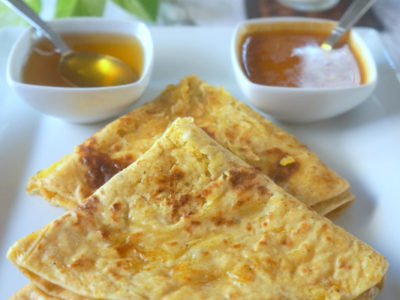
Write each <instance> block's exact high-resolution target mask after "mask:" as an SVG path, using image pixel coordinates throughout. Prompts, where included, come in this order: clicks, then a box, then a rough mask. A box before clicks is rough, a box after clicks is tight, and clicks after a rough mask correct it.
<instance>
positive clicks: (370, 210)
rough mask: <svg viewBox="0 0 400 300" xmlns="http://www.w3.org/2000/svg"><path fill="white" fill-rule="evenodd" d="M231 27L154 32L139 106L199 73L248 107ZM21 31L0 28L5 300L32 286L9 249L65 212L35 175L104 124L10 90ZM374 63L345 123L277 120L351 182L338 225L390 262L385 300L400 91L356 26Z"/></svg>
mask: <svg viewBox="0 0 400 300" xmlns="http://www.w3.org/2000/svg"><path fill="white" fill-rule="evenodd" d="M232 31H233V28H230V27H229V28H228V27H213V28H205V27H168V28H166V27H154V28H152V33H153V38H154V43H155V64H154V73H153V77H152V80H151V82H150V86H149V88H148V90H147V91H146V93H145V95H144V96H143V98H142V99H141V100H140V102H139V103H138V104H136V105H135V107H136V106H138V105H140V104H142V103H144V102H146V101H149V100H151V99H152V98H154V97H155V96H156V95H157V94H158V93H159V92H160V91H161V90H162V89H163V88H164V87H165V86H166V85H167V84H170V83H177V82H178V81H179V80H180V79H181V78H183V77H185V76H187V75H190V74H197V75H198V76H199V77H200V79H203V80H206V81H208V82H209V83H210V84H214V85H221V86H223V87H224V88H225V89H226V90H228V91H229V92H231V93H232V94H233V95H234V96H235V97H237V98H238V99H240V100H242V101H245V97H244V96H243V95H242V93H241V92H240V90H239V89H238V87H237V85H236V81H235V78H234V77H233V71H232V67H231V63H230V54H229V53H230V52H229V50H230V49H229V46H230V38H231V33H232ZM20 33H21V29H17V28H4V29H1V30H0V41H1V44H0V92H1V97H0V299H6V298H8V297H10V296H11V295H12V294H13V293H14V292H15V291H17V290H18V289H19V288H20V287H22V286H23V285H24V284H26V283H27V282H28V281H27V280H26V279H25V278H24V277H23V276H22V275H21V274H20V272H19V271H18V270H17V269H16V268H15V267H14V266H13V265H12V264H11V263H10V262H9V261H7V260H6V258H5V255H6V252H7V249H8V247H9V246H11V245H12V244H13V243H14V242H15V241H16V240H17V239H19V238H21V237H23V236H25V235H26V234H28V233H30V232H32V231H34V230H36V229H39V228H40V227H42V226H43V225H45V224H46V223H48V222H49V221H51V220H53V219H54V218H56V217H57V216H60V215H61V214H62V213H63V211H64V210H63V209H61V208H55V207H51V206H50V205H49V204H48V203H47V202H45V201H44V200H42V199H41V198H39V197H33V196H28V195H26V193H25V186H26V183H27V180H28V178H29V176H31V175H33V174H35V173H36V172H37V171H38V170H40V169H43V168H46V167H47V166H49V165H50V164H51V163H52V162H54V161H56V160H58V159H60V158H61V157H62V156H63V155H65V154H68V153H70V152H71V151H72V150H73V147H74V146H75V145H77V144H79V143H80V142H82V141H83V140H85V139H86V138H87V137H89V136H90V135H91V134H92V133H94V132H95V131H96V130H97V129H99V128H101V127H102V126H104V124H105V123H102V124H96V125H90V126H88V125H86V126H85V125H77V124H69V123H65V122H63V121H61V120H58V119H54V118H51V117H47V116H44V115H41V114H40V113H38V112H36V111H34V110H33V109H31V108H30V107H28V106H27V105H26V104H25V103H24V102H22V101H21V100H20V99H19V98H18V97H17V96H16V95H15V94H14V93H13V91H11V90H10V89H9V87H8V86H7V83H6V78H5V68H6V60H7V56H8V53H9V51H10V49H11V46H12V44H13V43H14V41H15V40H16V38H17V37H18V35H19V34H20ZM359 33H360V34H361V35H362V37H363V38H364V39H365V41H366V43H367V44H368V45H369V46H370V48H371V50H372V52H373V54H374V56H375V59H376V62H377V64H378V72H379V81H378V85H377V88H376V90H375V92H374V94H373V96H372V97H370V99H368V100H367V101H366V102H364V103H363V104H362V105H360V106H358V107H357V108H355V109H354V110H352V111H351V112H348V113H346V114H344V115H342V116H340V117H337V118H334V119H330V120H326V121H321V122H318V123H312V124H307V125H292V124H285V123H279V122H276V123H278V125H279V126H281V127H282V128H284V129H285V130H287V131H288V132H290V133H292V134H294V135H296V136H297V138H298V139H299V140H300V141H302V142H303V143H304V144H306V145H308V146H309V147H310V148H311V150H313V151H314V152H315V153H317V154H318V155H319V157H320V158H321V159H322V160H323V161H324V162H325V163H326V164H328V165H329V166H330V167H331V168H332V169H334V170H336V171H337V172H338V173H339V174H341V175H342V176H343V177H345V178H346V179H348V180H349V182H350V184H351V186H352V191H353V192H354V194H355V195H356V196H357V201H356V202H355V204H354V205H353V206H352V207H350V208H349V209H348V210H347V211H346V212H345V213H344V214H343V215H342V216H340V217H339V218H338V219H337V220H335V222H337V223H338V224H339V225H341V226H343V227H344V228H345V229H347V230H348V231H350V232H351V233H353V234H354V235H355V236H357V237H358V238H360V239H361V240H363V241H365V242H367V243H368V244H370V245H371V246H373V247H374V248H375V249H377V250H378V251H380V252H381V253H383V254H384V255H385V256H386V257H387V259H388V260H389V263H390V268H389V272H388V275H387V278H386V285H385V288H384V291H383V292H382V293H381V294H380V295H379V297H378V299H380V300H395V299H399V297H400V284H399V283H400V214H399V212H400V198H399V195H400V193H399V187H400V175H399V170H400V85H399V81H398V79H397V78H396V75H395V72H394V71H393V69H392V68H391V65H390V61H389V60H388V57H387V56H386V52H385V50H384V48H383V47H382V44H381V40H380V37H379V35H378V33H377V32H376V31H374V30H371V29H359Z"/></svg>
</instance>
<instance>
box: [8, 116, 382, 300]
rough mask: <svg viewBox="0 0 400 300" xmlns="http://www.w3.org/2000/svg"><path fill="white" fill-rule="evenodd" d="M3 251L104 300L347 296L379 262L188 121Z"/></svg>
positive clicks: (373, 276)
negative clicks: (97, 187)
mask: <svg viewBox="0 0 400 300" xmlns="http://www.w3.org/2000/svg"><path fill="white" fill-rule="evenodd" d="M8 258H9V259H10V260H11V261H12V262H13V263H14V264H16V265H17V266H18V267H19V268H20V269H21V270H23V271H24V273H25V274H29V273H32V274H33V275H32V276H30V279H31V280H33V281H35V280H36V282H35V283H37V284H39V286H40V287H41V288H44V289H46V288H47V286H50V287H51V288H50V289H49V290H45V292H46V293H51V292H52V291H53V292H54V291H55V290H57V288H58V287H60V288H62V289H64V290H67V291H68V292H70V293H73V294H77V295H82V296H85V297H92V298H103V299H161V298H162V299H224V298H231V299H357V297H359V296H360V295H362V294H363V293H365V292H366V291H370V290H371V289H375V288H376V289H377V290H379V287H380V284H381V282H382V281H383V278H384V274H385V272H386V269H387V266H388V265H387V262H386V260H385V259H384V257H382V256H381V255H380V254H379V253H377V252H376V251H374V250H373V249H371V248H370V247H369V246H367V245H366V244H364V243H363V242H361V241H359V240H358V239H356V238H355V237H353V236H352V235H350V234H349V233H347V232H346V231H345V230H343V229H341V228H340V227H338V226H336V225H335V224H333V223H332V222H331V221H329V220H328V219H326V218H324V217H322V216H320V215H318V214H317V213H316V212H314V211H313V210H312V209H310V208H309V207H308V206H306V205H304V204H303V203H302V202H300V201H298V200H296V199H295V198H294V197H292V196H291V195H289V194H287V193H286V192H285V191H284V190H283V189H281V188H280V187H279V186H277V185H276V184H275V183H274V182H273V181H272V180H270V179H269V178H268V177H267V176H266V175H264V174H262V173H260V172H259V171H257V170H256V169H255V168H253V167H251V166H249V165H248V164H246V163H245V162H243V161H242V160H241V159H239V158H237V157H236V156H234V155H233V154H232V153H231V152H229V151H228V150H226V149H225V148H223V147H221V146H220V145H219V144H217V143H216V142H215V141H213V140H212V139H211V138H209V137H208V136H207V134H206V133H205V132H204V131H202V130H201V129H200V128H198V127H197V126H195V125H194V124H193V123H191V121H190V120H189V119H178V120H177V121H176V122H174V123H173V124H172V126H171V127H170V128H169V129H168V130H167V131H166V133H165V134H164V135H163V136H162V137H161V138H160V139H159V140H158V141H157V142H156V143H155V144H154V145H153V146H152V147H151V149H150V150H149V151H147V152H146V153H145V154H143V155H142V156H141V157H140V158H139V159H138V160H137V161H136V162H135V163H134V164H132V165H130V166H129V167H128V168H126V169H125V170H123V171H121V172H119V173H118V174H117V175H116V176H114V177H113V178H112V179H111V180H110V181H108V182H107V183H106V184H105V185H103V186H102V187H101V188H100V189H99V190H97V191H96V192H95V193H94V194H93V195H92V196H90V197H89V198H88V199H87V200H86V201H84V202H82V203H81V204H79V205H78V206H77V207H75V208H73V209H72V210H70V211H68V212H66V213H65V214H64V215H63V216H61V217H60V218H58V219H56V220H55V221H53V222H51V223H50V224H48V225H47V226H45V227H44V228H42V229H40V230H39V231H37V232H35V233H33V234H31V235H29V236H27V237H25V238H23V239H22V240H20V241H18V242H17V243H16V244H15V245H14V246H13V247H11V248H10V250H9V252H8ZM37 277H39V278H41V280H37V279H35V278H37ZM41 281H42V282H41ZM43 282H44V283H43ZM46 282H47V283H46ZM48 283H49V284H48ZM54 286H56V287H57V288H54ZM59 293H60V294H61V293H63V294H64V295H66V294H65V291H64V292H61V291H60V292H59ZM65 299H69V298H68V297H65Z"/></svg>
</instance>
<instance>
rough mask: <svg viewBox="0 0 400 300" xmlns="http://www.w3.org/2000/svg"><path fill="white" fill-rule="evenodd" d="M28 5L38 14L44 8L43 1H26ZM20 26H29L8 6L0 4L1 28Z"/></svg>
mask: <svg viewBox="0 0 400 300" xmlns="http://www.w3.org/2000/svg"><path fill="white" fill-rule="evenodd" d="M25 2H26V4H28V5H29V6H30V7H31V8H32V9H33V10H34V11H35V12H36V13H37V14H38V13H39V12H40V10H41V8H42V2H41V0H25ZM12 25H14V26H19V25H24V26H26V25H28V22H26V21H25V20H24V19H23V18H22V17H20V16H19V15H18V14H17V13H16V12H14V11H13V10H12V9H11V8H9V7H8V6H7V5H5V4H3V3H1V2H0V27H2V26H12Z"/></svg>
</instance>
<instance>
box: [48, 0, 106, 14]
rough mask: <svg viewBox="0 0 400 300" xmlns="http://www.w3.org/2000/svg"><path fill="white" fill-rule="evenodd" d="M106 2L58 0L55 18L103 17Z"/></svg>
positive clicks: (103, 0)
mask: <svg viewBox="0 0 400 300" xmlns="http://www.w3.org/2000/svg"><path fill="white" fill-rule="evenodd" d="M105 5H106V0H58V1H57V5H56V10H55V12H54V18H66V17H81V16H97V17H99V16H102V15H103V12H104V7H105Z"/></svg>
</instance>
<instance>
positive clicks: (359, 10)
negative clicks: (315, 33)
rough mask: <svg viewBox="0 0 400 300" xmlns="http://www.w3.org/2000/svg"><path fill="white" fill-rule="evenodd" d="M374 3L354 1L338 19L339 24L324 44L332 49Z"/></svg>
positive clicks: (364, 0) (372, 1)
mask: <svg viewBox="0 0 400 300" xmlns="http://www.w3.org/2000/svg"><path fill="white" fill-rule="evenodd" d="M375 1H376V0H354V1H353V3H352V4H351V5H350V6H349V8H348V9H347V10H346V12H345V13H344V15H343V16H342V17H341V18H340V20H339V23H338V24H337V25H336V27H335V29H333V31H332V32H331V34H330V35H329V37H328V38H327V39H326V40H325V42H324V44H328V45H330V46H331V47H332V46H333V45H334V44H335V43H336V42H337V41H338V40H339V39H340V37H341V36H342V35H343V34H344V33H346V31H347V30H349V28H350V27H351V26H353V25H354V24H355V23H356V22H357V21H358V20H359V19H360V18H361V17H362V16H363V15H364V13H365V12H366V11H367V10H368V9H369V8H370V7H371V6H372V5H373V4H374V3H375Z"/></svg>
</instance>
